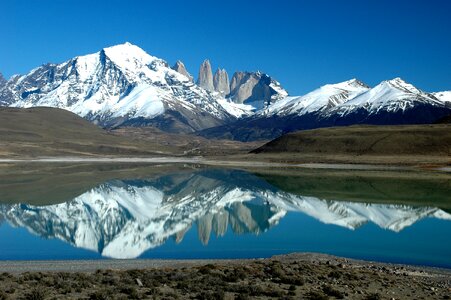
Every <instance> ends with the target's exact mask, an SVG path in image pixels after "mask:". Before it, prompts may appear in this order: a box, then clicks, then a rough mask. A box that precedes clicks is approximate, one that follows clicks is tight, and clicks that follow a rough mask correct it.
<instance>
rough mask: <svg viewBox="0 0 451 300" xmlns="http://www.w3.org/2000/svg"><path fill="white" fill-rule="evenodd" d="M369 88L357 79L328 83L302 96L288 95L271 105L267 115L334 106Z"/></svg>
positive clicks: (298, 112)
mask: <svg viewBox="0 0 451 300" xmlns="http://www.w3.org/2000/svg"><path fill="white" fill-rule="evenodd" d="M367 90H368V86H367V85H366V84H364V83H363V82H361V81H359V80H357V79H355V78H354V79H350V80H347V81H343V82H339V83H335V84H326V85H323V86H321V87H320V88H318V89H316V90H314V91H312V92H310V93H308V94H306V95H304V96H300V97H287V98H285V99H282V100H279V101H278V102H275V103H274V104H272V105H270V106H269V107H268V109H267V110H266V111H264V112H263V113H264V114H267V115H274V114H278V115H291V114H297V115H302V114H306V113H313V112H317V111H321V110H324V109H328V108H332V107H335V106H337V105H340V104H342V103H345V102H346V101H348V100H349V99H352V98H354V97H356V96H357V95H360V94H362V93H364V92H366V91H367Z"/></svg>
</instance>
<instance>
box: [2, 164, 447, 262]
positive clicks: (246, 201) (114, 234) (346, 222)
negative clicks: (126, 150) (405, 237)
mask: <svg viewBox="0 0 451 300" xmlns="http://www.w3.org/2000/svg"><path fill="white" fill-rule="evenodd" d="M288 212H297V213H303V214H306V215H308V216H310V217H312V218H315V219H317V220H318V221H320V222H322V223H325V224H333V225H337V226H341V227H344V228H348V229H351V230H355V229H357V228H359V227H360V226H362V225H364V224H365V223H368V222H371V223H374V224H375V225H377V226H378V227H380V228H383V229H387V230H391V231H395V232H399V231H401V230H403V229H404V228H406V227H408V226H410V225H412V224H413V223H415V222H417V221H419V220H421V219H423V218H427V217H432V218H438V219H444V220H451V215H450V214H449V213H447V212H445V211H443V210H441V209H439V208H434V207H414V206H409V205H400V204H397V205H392V204H367V203H357V202H345V201H335V200H330V199H322V198H318V197H314V196H302V195H296V194H292V193H289V192H285V191H282V190H279V189H277V188H276V187H274V186H272V185H271V184H269V183H268V182H266V181H265V180H263V179H261V178H260V177H257V176H255V175H252V174H249V173H247V172H243V171H233V170H214V169H213V170H212V169H210V170H200V171H196V172H193V173H175V174H169V175H164V176H160V177H157V178H154V179H140V180H111V181H107V182H105V183H102V184H100V185H98V186H96V187H94V188H92V189H90V190H88V191H86V192H84V193H83V194H81V195H79V196H77V197H76V198H74V199H73V200H71V201H69V202H65V203H61V204H55V205H47V206H35V205H28V204H1V205H0V219H3V220H5V221H7V222H9V223H10V224H12V225H13V226H18V227H25V228H27V229H28V230H29V231H30V232H32V233H34V234H37V235H39V236H41V237H45V238H57V239H61V240H63V241H66V242H68V243H70V244H72V245H74V246H76V247H80V248H85V249H89V250H93V251H97V252H99V253H101V254H102V255H103V256H107V257H114V258H135V257H138V256H140V255H141V254H142V253H144V252H145V251H147V250H149V249H152V248H155V247H158V246H160V245H162V244H163V243H165V242H166V240H168V239H169V238H174V239H175V241H176V242H181V241H182V239H183V236H184V234H185V233H186V232H187V231H188V230H189V229H190V228H191V227H192V226H193V225H196V226H197V232H198V236H199V239H200V240H201V242H202V243H203V244H207V243H208V241H209V239H210V236H211V234H212V233H215V234H216V236H223V235H225V234H226V232H227V230H228V228H229V227H230V228H231V229H232V230H233V232H235V233H239V234H242V233H253V234H259V233H262V232H265V231H267V230H268V229H269V228H271V227H272V226H275V225H277V224H278V223H279V221H280V220H281V219H282V218H283V217H284V216H285V215H286V214H287V213H288Z"/></svg>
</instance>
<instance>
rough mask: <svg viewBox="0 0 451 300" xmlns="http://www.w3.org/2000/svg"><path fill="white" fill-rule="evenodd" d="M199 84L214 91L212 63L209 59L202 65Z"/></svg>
mask: <svg viewBox="0 0 451 300" xmlns="http://www.w3.org/2000/svg"><path fill="white" fill-rule="evenodd" d="M197 84H198V85H199V86H200V87H202V88H204V89H206V90H207V91H211V92H212V91H214V86H213V73H212V72H211V64H210V61H209V60H208V59H206V60H204V61H203V63H202V64H201V65H200V69H199V78H198V79H197Z"/></svg>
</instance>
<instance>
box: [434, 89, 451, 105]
mask: <svg viewBox="0 0 451 300" xmlns="http://www.w3.org/2000/svg"><path fill="white" fill-rule="evenodd" d="M432 95H434V97H435V98H437V99H438V100H440V101H442V102H444V103H445V104H446V103H448V105H451V91H444V92H437V93H432Z"/></svg>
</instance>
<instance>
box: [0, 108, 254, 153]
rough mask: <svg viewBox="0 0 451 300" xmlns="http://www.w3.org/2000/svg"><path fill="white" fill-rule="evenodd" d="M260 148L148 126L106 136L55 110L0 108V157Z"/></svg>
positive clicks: (90, 125) (239, 151)
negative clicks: (172, 132)
mask: <svg viewBox="0 0 451 300" xmlns="http://www.w3.org/2000/svg"><path fill="white" fill-rule="evenodd" d="M261 144H262V143H261V142H260V143H243V142H237V141H228V140H208V139H206V138H202V137H198V136H194V135H189V134H171V133H165V132H162V131H161V130H158V129H156V128H153V127H126V128H119V129H115V130H113V131H106V130H104V129H102V128H100V127H98V126H96V125H94V124H93V123H91V122H88V121H86V120H85V119H83V118H81V117H79V116H77V115H75V114H73V113H71V112H68V111H66V110H61V109H57V108H49V107H37V108H28V109H23V108H2V107H0V157H2V158H31V157H42V156H86V155H89V156H93V155H94V156H152V155H159V156H161V155H186V156H192V155H206V156H212V155H230V154H237V153H247V152H248V151H250V150H251V149H255V148H256V147H258V146H260V145H261Z"/></svg>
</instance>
